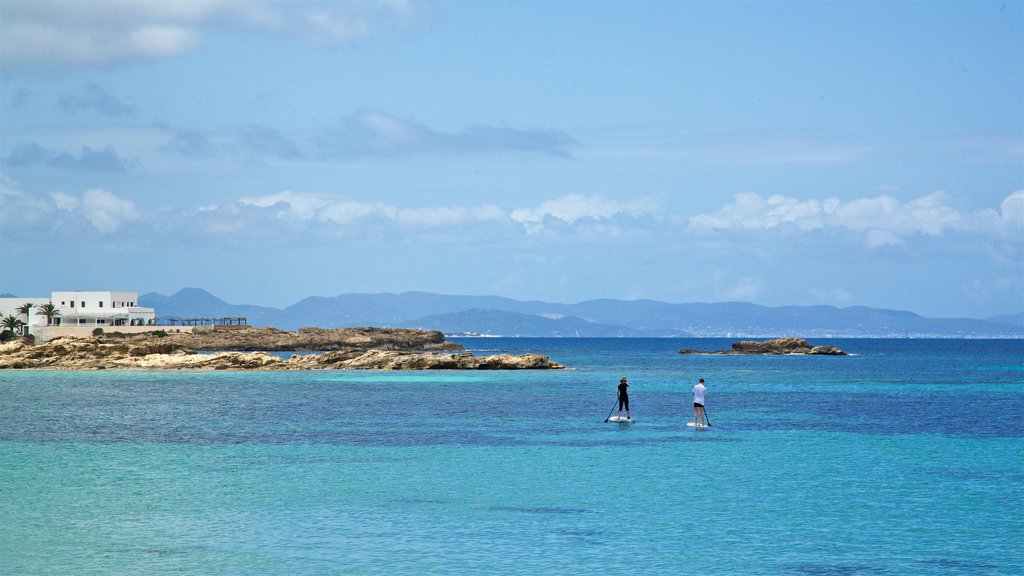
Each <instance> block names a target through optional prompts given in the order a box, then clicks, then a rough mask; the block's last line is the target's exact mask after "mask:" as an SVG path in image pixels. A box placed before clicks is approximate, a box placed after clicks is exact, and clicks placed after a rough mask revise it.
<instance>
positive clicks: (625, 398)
mask: <svg viewBox="0 0 1024 576" xmlns="http://www.w3.org/2000/svg"><path fill="white" fill-rule="evenodd" d="M627 388H629V381H628V380H626V379H625V378H623V379H622V380H619V418H622V407H623V406H625V407H626V420H632V419H633V418H632V417H631V416H630V415H629V391H628V390H627Z"/></svg>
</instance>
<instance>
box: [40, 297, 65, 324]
mask: <svg viewBox="0 0 1024 576" xmlns="http://www.w3.org/2000/svg"><path fill="white" fill-rule="evenodd" d="M36 316H46V325H47V326H52V325H53V319H54V318H56V317H57V316H60V310H57V307H56V306H54V305H53V304H52V303H51V304H43V305H42V306H40V307H39V310H36Z"/></svg>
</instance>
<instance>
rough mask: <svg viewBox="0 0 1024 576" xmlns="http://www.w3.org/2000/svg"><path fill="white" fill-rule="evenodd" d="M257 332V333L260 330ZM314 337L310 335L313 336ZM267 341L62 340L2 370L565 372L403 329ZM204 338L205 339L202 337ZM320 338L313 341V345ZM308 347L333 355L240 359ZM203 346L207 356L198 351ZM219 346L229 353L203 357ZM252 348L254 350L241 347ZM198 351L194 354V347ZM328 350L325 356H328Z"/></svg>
mask: <svg viewBox="0 0 1024 576" xmlns="http://www.w3.org/2000/svg"><path fill="white" fill-rule="evenodd" d="M253 330H257V329H253ZM305 330H308V329H305ZM257 331H258V332H261V333H262V334H263V335H266V336H267V337H266V338H259V337H253V335H252V334H251V331H248V330H246V331H242V332H250V333H249V334H246V338H245V339H244V340H237V339H236V340H230V341H226V340H210V339H206V340H203V339H202V338H200V339H192V338H188V337H189V336H192V335H191V334H184V333H179V334H173V333H172V334H168V335H167V336H164V337H161V336H157V335H145V336H134V337H111V336H109V335H104V336H100V337H91V338H72V337H61V338H54V339H52V340H49V341H47V342H45V343H43V344H39V345H36V346H34V345H31V344H28V343H26V342H23V341H13V342H8V343H6V344H2V345H0V369H51V370H132V369H138V370H352V369H367V370H437V369H451V370H519V369H552V368H554V369H557V368H564V366H563V365H561V364H559V363H557V362H552V361H551V360H549V359H548V357H547V356H540V355H537V354H522V355H511V354H497V355H493V356H480V357H477V356H473V355H472V354H470V353H468V352H459V353H441V352H437V351H436V350H437V349H441V348H444V347H445V346H446V344H447V345H451V346H453V347H458V348H459V349H461V346H459V345H458V344H454V343H451V342H446V341H445V340H444V336H443V335H442V334H441V333H440V332H428V331H423V330H402V329H383V328H382V329H374V328H354V329H342V330H340V331H309V332H306V333H305V334H301V332H302V331H300V335H299V336H298V337H294V336H284V334H291V333H283V332H281V331H279V330H272V331H268V330H265V329H258V330H257ZM200 336H202V335H200ZM310 336H312V338H310ZM289 338H295V339H293V340H290V341H293V342H305V343H306V344H307V345H309V346H313V347H314V348H320V347H322V348H330V349H331V351H329V352H325V353H323V354H306V355H299V354H293V355H292V356H291V357H290V358H283V357H281V356H275V355H272V354H269V353H267V351H266V350H259V351H255V352H239V351H232V350H230V348H245V347H246V346H261V347H271V346H273V348H270V349H272V350H277V349H278V348H277V346H281V345H283V343H284V342H287V341H289ZM197 342H198V343H201V346H202V347H200V348H196V347H193V346H195V345H196V344H197ZM212 342H221V343H222V344H224V345H225V346H227V347H228V348H229V350H220V351H217V352H213V353H210V352H201V351H200V350H206V349H209V348H208V347H209V346H212ZM239 342H244V343H245V344H246V346H240V345H239ZM189 344H192V345H193V346H189ZM322 348H321V349H322ZM285 349H289V350H290V349H295V350H299V349H301V348H285Z"/></svg>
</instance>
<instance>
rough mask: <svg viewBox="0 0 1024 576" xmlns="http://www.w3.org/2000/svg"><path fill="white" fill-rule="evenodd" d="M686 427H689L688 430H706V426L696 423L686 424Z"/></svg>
mask: <svg viewBox="0 0 1024 576" xmlns="http://www.w3.org/2000/svg"><path fill="white" fill-rule="evenodd" d="M686 425H687V426H689V427H690V428H707V427H708V425H707V424H697V423H696V422H687V423H686Z"/></svg>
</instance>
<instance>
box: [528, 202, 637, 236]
mask: <svg viewBox="0 0 1024 576" xmlns="http://www.w3.org/2000/svg"><path fill="white" fill-rule="evenodd" d="M656 212H657V207H656V206H655V204H654V203H653V201H650V200H648V199H638V200H634V201H632V202H625V203H624V202H619V201H616V200H608V199H605V198H601V197H599V196H586V195H583V194H569V195H566V196H562V197H560V198H556V199H554V200H548V201H545V202H542V203H541V204H540V205H539V206H536V207H533V208H517V209H515V210H513V211H512V213H511V215H510V216H511V218H512V220H514V221H515V222H517V223H519V224H521V225H522V226H523V227H524V228H525V229H526V231H527V233H529V234H539V233H542V232H554V231H558V230H561V231H569V230H573V229H577V230H587V231H591V232H598V233H618V232H619V225H620V223H625V224H626V226H627V227H628V226H629V225H630V224H632V223H633V222H634V220H635V219H637V218H641V217H649V216H651V215H652V214H654V213H656Z"/></svg>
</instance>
